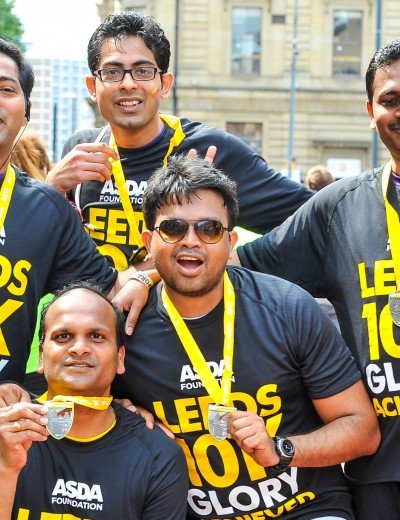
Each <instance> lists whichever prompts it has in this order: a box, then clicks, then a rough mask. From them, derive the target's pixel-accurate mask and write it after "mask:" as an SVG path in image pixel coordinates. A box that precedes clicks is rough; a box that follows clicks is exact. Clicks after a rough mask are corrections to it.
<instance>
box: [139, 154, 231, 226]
mask: <svg viewBox="0 0 400 520" xmlns="http://www.w3.org/2000/svg"><path fill="white" fill-rule="evenodd" d="M198 190H212V191H216V192H218V193H219V194H220V195H221V197H222V198H223V200H224V206H225V207H226V210H227V213H228V229H230V230H231V229H232V228H233V227H234V226H235V223H236V219H237V216H238V214H239V203H238V199H237V193H236V183H235V181H233V180H232V179H230V178H229V177H228V176H227V175H225V174H224V173H223V172H222V171H221V170H219V169H217V168H215V167H214V166H213V165H212V164H210V163H208V162H207V161H205V160H203V159H199V158H193V157H187V156H186V155H174V156H172V157H171V158H170V159H169V162H168V164H167V165H166V166H164V167H162V168H159V169H158V170H157V171H156V172H155V173H154V174H153V175H152V176H151V178H150V180H149V182H148V184H147V188H146V190H145V192H144V195H143V207H142V211H143V216H144V220H145V222H146V226H147V229H149V230H150V231H153V230H154V225H155V221H156V215H157V210H159V209H161V208H162V207H163V206H165V205H168V206H170V205H174V204H182V201H187V200H191V199H192V198H193V197H196V192H197V191H198Z"/></svg>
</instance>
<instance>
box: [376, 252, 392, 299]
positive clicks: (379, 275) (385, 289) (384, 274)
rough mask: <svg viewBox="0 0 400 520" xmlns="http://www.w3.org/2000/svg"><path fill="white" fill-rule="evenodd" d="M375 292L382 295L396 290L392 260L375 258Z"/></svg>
mask: <svg viewBox="0 0 400 520" xmlns="http://www.w3.org/2000/svg"><path fill="white" fill-rule="evenodd" d="M374 279H375V294H377V295H379V296H383V295H385V294H390V293H391V292H393V291H395V290H396V276H395V274H394V269H393V260H377V261H376V262H375V269H374Z"/></svg>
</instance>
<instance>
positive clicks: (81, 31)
mask: <svg viewBox="0 0 400 520" xmlns="http://www.w3.org/2000/svg"><path fill="white" fill-rule="evenodd" d="M13 12H14V14H16V15H17V16H18V18H19V19H20V20H21V22H22V24H23V26H24V31H25V32H24V36H23V41H24V42H25V43H26V47H27V56H28V57H29V56H30V57H34V58H39V57H42V58H60V59H73V60H86V49H87V44H88V41H89V38H90V36H91V34H92V33H93V31H94V30H95V29H96V27H97V26H98V25H99V23H100V18H99V16H98V13H97V7H96V0H16V1H15V7H14V11H13Z"/></svg>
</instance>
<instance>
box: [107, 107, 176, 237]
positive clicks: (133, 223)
mask: <svg viewBox="0 0 400 520" xmlns="http://www.w3.org/2000/svg"><path fill="white" fill-rule="evenodd" d="M160 119H162V120H163V121H164V122H165V123H167V125H168V126H169V127H171V128H172V129H173V130H174V134H173V136H172V137H171V140H170V142H169V147H168V150H167V153H166V155H165V157H164V159H163V166H165V165H166V164H167V159H168V157H169V156H170V155H171V153H172V150H173V149H174V148H176V147H177V146H179V145H180V143H181V142H182V141H183V140H184V138H185V134H184V132H183V130H182V125H181V121H180V119H179V118H178V117H176V116H170V115H163V114H160ZM109 146H110V148H112V149H113V150H115V152H116V153H117V154H118V147H117V143H116V142H115V137H114V135H113V133H112V132H111V135H110V141H109ZM110 161H111V165H112V174H113V176H114V179H115V185H116V187H117V190H118V193H119V196H120V198H121V204H122V207H123V209H124V212H125V216H126V219H127V221H128V223H129V228H130V231H131V233H132V235H133V239H134V241H135V243H136V244H137V246H138V247H142V246H143V242H142V237H141V234H140V232H139V223H138V221H137V219H136V216H135V212H134V211H133V207H132V204H131V200H130V198H129V193H128V188H127V187H126V182H125V175H124V170H123V168H122V164H121V160H120V159H119V160H117V161H115V160H112V159H111V160H110Z"/></svg>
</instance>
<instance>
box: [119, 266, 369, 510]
mask: <svg viewBox="0 0 400 520" xmlns="http://www.w3.org/2000/svg"><path fill="white" fill-rule="evenodd" d="M228 273H229V277H230V279H231V280H232V282H233V285H234V287H235V294H236V317H235V351H234V356H233V380H232V394H231V397H232V400H233V402H234V405H235V406H236V407H237V408H238V409H240V410H246V409H248V410H252V411H255V412H257V413H258V414H259V415H260V416H261V417H263V418H264V419H265V421H266V427H267V430H268V432H269V434H270V435H271V436H274V435H277V434H278V435H281V436H284V435H289V434H297V433H304V432H309V431H310V430H313V429H315V428H318V427H319V426H321V424H322V423H321V419H320V418H319V416H318V415H317V413H316V411H315V409H314V406H313V404H312V401H311V399H320V398H326V397H330V396H332V395H334V394H337V393H339V392H341V391H343V390H345V389H346V388H348V387H349V386H351V385H352V384H354V383H355V382H356V381H357V380H359V378H360V374H359V372H358V370H357V368H356V365H355V362H354V360H353V359H352V357H351V354H350V351H349V350H348V349H347V347H346V345H345V344H344V342H343V340H342V338H341V337H340V335H339V334H338V332H337V330H336V329H335V327H334V325H333V324H332V322H331V321H330V320H329V318H327V317H326V316H325V314H324V313H323V312H322V311H321V310H320V308H319V306H318V305H317V304H316V303H315V301H314V299H313V298H311V296H309V295H308V294H307V293H306V292H305V291H303V290H302V289H300V288H299V287H297V286H295V285H293V284H291V283H289V282H286V281H284V280H280V279H278V278H275V277H271V276H267V275H260V274H256V273H252V272H250V271H247V270H245V269H240V268H229V269H228ZM159 292H160V285H158V286H157V288H156V289H153V290H152V291H151V292H150V299H149V302H148V304H147V306H146V307H145V308H144V310H143V311H142V314H141V316H140V320H139V322H138V324H137V326H136V328H135V331H134V333H133V336H132V337H131V338H127V340H126V344H125V346H126V349H127V350H126V368H127V371H126V375H124V376H121V377H119V376H118V377H117V378H116V380H115V382H114V383H115V386H114V388H113V392H114V395H118V396H120V397H128V398H130V399H132V400H133V401H134V402H135V403H138V404H141V405H143V406H144V407H145V408H147V409H149V410H151V411H152V412H153V413H154V414H155V415H156V416H157V417H158V418H159V419H161V420H162V421H163V422H164V423H165V424H166V425H167V426H168V427H169V428H170V429H171V430H172V431H173V433H174V434H175V435H176V437H177V440H178V442H179V444H180V445H181V446H182V447H183V449H184V453H185V455H186V459H187V463H188V467H189V474H190V490H189V511H190V515H191V516H194V517H197V518H244V517H246V515H250V514H251V513H256V512H260V515H261V512H262V511H265V510H268V511H269V514H270V516H271V517H272V516H273V515H275V514H278V512H279V514H284V513H286V515H285V516H284V518H290V519H292V518H296V519H297V518H310V516H309V514H310V512H312V513H315V512H317V511H318V512H321V516H323V515H322V513H324V514H334V513H338V512H340V513H341V515H342V516H343V518H352V516H351V506H350V502H351V500H350V495H349V493H348V491H347V486H346V483H345V481H344V477H343V475H342V472H341V468H340V466H333V467H327V468H289V469H288V470H287V471H285V472H284V473H281V474H279V475H276V474H271V473H269V474H268V472H267V471H266V470H265V469H264V468H262V467H261V466H259V465H258V464H256V463H255V462H254V461H253V459H251V458H250V457H249V456H245V455H244V454H243V452H241V450H240V449H239V448H238V446H237V445H236V443H235V442H232V441H230V440H224V441H221V442H218V441H215V440H213V438H212V437H211V435H210V434H209V433H208V428H207V420H208V419H207V413H208V405H209V403H211V402H212V399H211V397H210V396H209V395H208V394H207V392H206V391H205V389H204V388H203V386H202V384H201V382H200V380H199V378H198V376H197V374H196V372H195V370H194V369H193V367H192V365H191V363H190V361H189V359H188V357H187V355H186V353H185V350H184V348H183V347H182V345H181V343H180V341H179V339H178V336H177V334H176V332H175V329H174V328H173V326H172V324H171V321H170V320H169V318H168V317H167V315H166V313H165V310H164V307H163V305H162V303H161V302H160V295H159ZM186 324H187V326H188V327H189V329H190V331H191V333H192V334H193V336H194V338H195V340H196V341H197V344H198V345H199V347H200V349H201V351H202V353H203V355H204V357H205V359H206V361H207V362H208V364H209V366H210V368H211V371H212V372H213V374H214V376H216V377H217V378H218V380H219V381H220V377H221V376H222V371H223V355H222V351H223V303H222V302H221V303H220V304H219V305H217V307H216V308H215V309H214V310H213V311H211V312H210V313H209V314H207V315H206V316H204V317H203V318H199V319H196V320H186ZM249 504H251V506H250V505H249ZM290 508H293V511H291V512H289V511H290ZM303 515H305V516H303ZM265 516H268V515H267V514H265ZM339 516H340V515H339Z"/></svg>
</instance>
